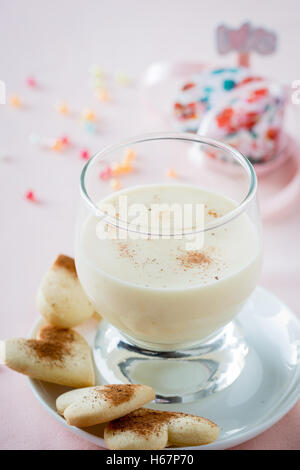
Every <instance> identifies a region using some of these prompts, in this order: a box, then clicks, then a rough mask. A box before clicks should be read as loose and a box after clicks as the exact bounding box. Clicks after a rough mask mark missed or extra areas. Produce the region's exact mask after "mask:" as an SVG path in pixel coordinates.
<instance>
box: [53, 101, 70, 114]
mask: <svg viewBox="0 0 300 470" xmlns="http://www.w3.org/2000/svg"><path fill="white" fill-rule="evenodd" d="M56 109H57V111H58V112H59V114H64V115H66V114H69V113H70V110H69V107H68V106H67V105H66V103H61V104H59V105H57V107H56Z"/></svg>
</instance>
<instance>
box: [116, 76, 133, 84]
mask: <svg viewBox="0 0 300 470" xmlns="http://www.w3.org/2000/svg"><path fill="white" fill-rule="evenodd" d="M116 82H117V83H119V85H122V86H127V85H129V83H130V78H129V77H128V75H126V74H125V73H117V74H116Z"/></svg>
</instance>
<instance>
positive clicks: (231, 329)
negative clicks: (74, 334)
mask: <svg viewBox="0 0 300 470" xmlns="http://www.w3.org/2000/svg"><path fill="white" fill-rule="evenodd" d="M248 349H249V348H248V346H247V343H246V341H245V338H244V336H243V334H242V332H241V330H240V328H239V326H238V324H237V322H236V321H234V322H231V323H229V324H228V325H226V326H225V327H224V328H223V329H222V330H219V332H218V333H217V334H216V335H215V336H214V337H212V338H210V339H208V340H206V341H205V342H202V343H200V344H198V345H196V346H195V345H194V346H192V347H190V348H188V349H182V350H176V351H154V350H149V349H143V348H141V347H139V346H137V345H134V344H132V343H130V342H129V341H128V340H127V339H126V338H125V337H124V336H123V335H122V334H121V333H120V332H119V331H118V330H117V329H116V328H114V327H113V326H111V325H110V324H109V323H107V322H105V321H102V322H101V323H100V326H99V329H98V331H97V334H96V338H95V345H94V359H95V363H96V367H97V369H98V372H99V374H100V376H101V377H102V380H103V381H105V382H106V383H141V384H144V385H150V386H151V387H153V388H154V389H155V391H156V399H155V401H156V402H157V403H187V402H191V401H195V400H197V399H199V398H202V397H205V396H207V395H211V394H213V393H216V392H219V391H220V390H223V389H224V388H226V387H228V386H229V385H231V384H232V383H233V382H234V381H235V380H236V379H237V378H238V376H239V375H240V373H241V372H242V370H243V368H244V365H245V359H246V356H247V354H248Z"/></svg>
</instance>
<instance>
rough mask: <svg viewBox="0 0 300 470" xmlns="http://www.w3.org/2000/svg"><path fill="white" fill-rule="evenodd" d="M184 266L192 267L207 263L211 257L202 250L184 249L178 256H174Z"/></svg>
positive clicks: (210, 261)
mask: <svg viewBox="0 0 300 470" xmlns="http://www.w3.org/2000/svg"><path fill="white" fill-rule="evenodd" d="M176 259H177V260H178V261H179V262H180V264H181V265H182V266H184V268H193V267H195V266H201V265H209V264H211V263H212V261H213V260H212V258H211V257H210V256H208V255H207V254H205V253H204V252H203V251H186V252H184V253H182V254H181V255H180V256H176Z"/></svg>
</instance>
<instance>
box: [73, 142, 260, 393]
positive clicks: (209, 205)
mask: <svg viewBox="0 0 300 470" xmlns="http://www.w3.org/2000/svg"><path fill="white" fill-rule="evenodd" d="M129 155H130V156H131V157H130V162H128V158H129ZM124 158H125V159H126V158H127V170H128V171H127V170H126V167H125V169H124V168H123V171H122V164H121V163H120V162H123V161H124ZM111 168H115V172H116V173H118V171H119V172H120V173H124V174H123V175H122V176H120V179H119V181H120V183H121V185H122V187H120V188H118V189H119V190H118V191H116V192H113V193H112V189H111V185H110V182H111V181H110V179H109V176H111ZM118 169H119V170H118ZM99 175H100V176H99ZM106 176H107V178H106ZM119 181H118V183H119ZM115 186H116V185H115ZM256 188H257V180H256V175H255V172H254V169H253V167H252V165H251V163H250V162H249V161H248V160H247V159H246V158H245V157H244V156H243V155H241V154H240V153H239V152H238V151H237V150H235V149H233V148H231V147H229V146H226V145H224V144H222V143H219V142H217V141H214V140H212V139H207V138H204V137H201V136H199V135H193V134H173V133H160V134H148V135H143V136H139V137H135V138H133V139H129V140H127V141H126V142H123V143H121V144H117V145H112V146H110V147H106V148H104V149H103V150H101V151H100V152H99V153H97V154H96V155H95V156H94V157H93V158H92V159H91V160H89V161H88V162H87V164H86V165H85V167H84V169H83V171H82V175H81V202H80V210H79V217H78V222H77V233H76V253H75V260H76V268H77V271H78V276H79V279H80V282H81V284H82V286H83V288H84V290H85V292H86V294H87V295H88V297H89V298H90V300H91V302H92V303H93V304H94V306H95V308H96V310H97V311H99V313H100V314H101V316H102V317H103V320H102V322H101V323H100V326H99V329H98V332H97V335H96V340H95V346H94V357H95V363H96V366H97V368H98V371H99V373H100V375H101V377H102V380H103V381H105V382H108V383H128V382H130V383H144V384H148V385H152V386H153V387H154V388H155V390H156V392H157V395H156V400H157V401H158V402H188V401H192V400H195V399H197V398H199V397H203V396H205V395H208V394H212V393H215V392H217V391H219V390H222V389H224V388H225V387H227V386H229V385H230V384H231V383H232V382H233V381H234V380H236V379H237V377H238V376H239V375H240V373H241V371H242V370H243V367H244V363H245V360H246V356H247V353H248V346H247V342H246V339H245V338H244V336H243V332H242V331H241V330H240V328H239V322H238V313H239V312H240V310H241V309H242V308H243V305H244V303H245V302H246V301H247V299H248V298H249V296H250V294H251V292H252V291H253V289H254V288H255V286H256V284H257V281H258V277H259V274H260V269H261V259H262V242H261V224H260V217H259V211H258V206H257V201H256ZM161 204H162V205H163V208H162V207H161ZM174 204H175V206H176V207H175V206H174ZM154 206H155V207H154ZM157 206H158V210H156V215H157V217H153V212H154V209H157ZM133 207H134V209H133ZM174 207H175V208H174ZM195 208H196V209H195ZM194 209H195V210H194ZM176 211H177V212H176ZM137 214H138V216H137ZM175 215H176V217H175ZM164 216H165V219H164V221H165V222H166V221H167V224H165V225H164V223H163V222H162V218H163V217H164ZM186 221H188V223H186ZM249 321H251V318H249Z"/></svg>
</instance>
